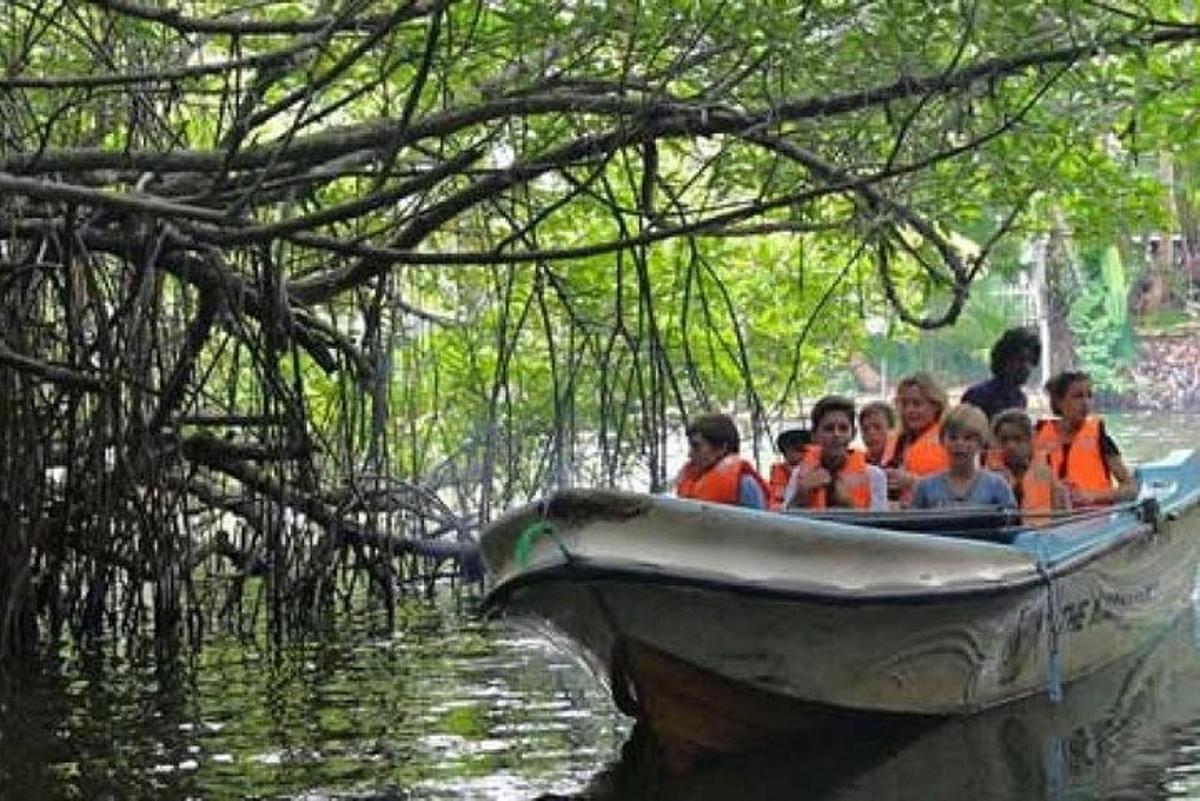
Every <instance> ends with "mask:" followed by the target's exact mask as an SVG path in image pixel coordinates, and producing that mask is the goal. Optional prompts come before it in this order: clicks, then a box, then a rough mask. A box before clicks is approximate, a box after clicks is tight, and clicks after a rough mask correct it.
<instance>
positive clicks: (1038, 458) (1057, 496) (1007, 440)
mask: <svg viewBox="0 0 1200 801" xmlns="http://www.w3.org/2000/svg"><path fill="white" fill-rule="evenodd" d="M992 446H993V447H992V449H991V451H989V453H988V468H989V469H991V470H994V471H996V472H997V473H999V474H1000V475H1002V476H1004V477H1005V478H1006V479H1008V484H1009V486H1010V487H1012V490H1013V495H1014V496H1015V497H1016V499H1017V506H1018V507H1019V508H1020V509H1021V512H1022V514H1023V515H1024V517H1025V522H1026V523H1031V524H1038V523H1045V522H1047V521H1048V520H1049V519H1050V515H1049V514H1048V513H1049V512H1052V511H1063V510H1067V509H1070V508H1071V497H1070V494H1069V493H1068V492H1067V487H1066V485H1065V484H1063V482H1061V481H1059V480H1058V479H1057V478H1055V476H1054V472H1053V471H1052V470H1051V469H1050V462H1049V460H1048V459H1047V457H1046V454H1045V453H1044V452H1042V451H1035V450H1034V447H1033V420H1032V419H1030V417H1029V415H1028V414H1026V413H1025V411H1024V410H1023V409H1006V410H1005V411H1002V412H1000V413H999V414H997V415H996V416H995V417H993V418H992Z"/></svg>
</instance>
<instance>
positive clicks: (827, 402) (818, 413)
mask: <svg viewBox="0 0 1200 801" xmlns="http://www.w3.org/2000/svg"><path fill="white" fill-rule="evenodd" d="M830 412H845V413H846V416H847V417H849V418H850V433H851V434H853V433H854V432H855V431H856V430H857V429H856V428H855V417H854V401H852V400H850V399H849V398H847V397H846V396H844V395H826V396H825V397H823V398H821V399H820V400H819V401H817V402H816V405H814V406H813V408H812V427H813V431H816V430H817V429H818V428H819V427H820V425H821V418H823V417H824V416H825V415H827V414H829V413H830Z"/></svg>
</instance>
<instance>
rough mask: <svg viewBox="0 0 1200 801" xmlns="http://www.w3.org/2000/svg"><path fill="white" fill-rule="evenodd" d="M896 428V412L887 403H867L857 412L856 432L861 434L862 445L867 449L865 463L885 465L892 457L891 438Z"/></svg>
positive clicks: (893, 441) (892, 443) (893, 443)
mask: <svg viewBox="0 0 1200 801" xmlns="http://www.w3.org/2000/svg"><path fill="white" fill-rule="evenodd" d="M895 428H896V410H895V409H893V408H892V404H890V403H888V402H887V401H875V402H874V403H868V404H867V405H866V406H864V407H862V409H861V410H859V412H858V430H859V431H860V432H861V433H862V441H863V445H865V446H866V448H867V462H868V463H869V464H873V465H882V464H885V463H886V462H887V461H888V460H889V459H890V458H891V456H892V449H893V448H894V447H895V445H896V440H895V438H894V437H893V436H892V432H893V430H894V429H895Z"/></svg>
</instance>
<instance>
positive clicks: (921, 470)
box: [883, 373, 950, 506]
mask: <svg viewBox="0 0 1200 801" xmlns="http://www.w3.org/2000/svg"><path fill="white" fill-rule="evenodd" d="M946 405H947V404H946V391H945V390H943V389H942V388H941V387H940V386H938V383H937V382H936V381H934V380H933V377H932V376H930V375H929V374H928V373H914V374H913V375H910V376H908V377H907V378H905V379H904V380H903V381H901V382H900V383H899V385H897V387H896V409H897V411H899V413H900V434H899V435H898V436H897V437H896V438H895V445H894V447H893V450H892V455H891V458H890V459H888V460H887V461H886V462H884V464H883V467H884V469H885V470H886V472H887V482H888V496H889V497H890V498H891V499H892V500H898V501H899V502H900V505H902V506H907V505H908V500H909V499H910V498H911V497H912V490H913V485H915V484H916V483H917V479H919V478H921V477H923V476H930V475H933V474H934V473H937V472H939V471H941V470H945V469H946V468H947V467H948V466H949V464H950V459H949V457H948V456H947V455H946V449H945V448H943V447H942V442H941V426H940V422H941V419H942V415H943V414H945V412H946Z"/></svg>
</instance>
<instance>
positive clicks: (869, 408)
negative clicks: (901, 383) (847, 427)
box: [858, 401, 896, 430]
mask: <svg viewBox="0 0 1200 801" xmlns="http://www.w3.org/2000/svg"><path fill="white" fill-rule="evenodd" d="M873 414H881V415H883V419H884V420H886V421H887V427H888V430H891V429H893V428H895V427H896V410H895V408H894V407H893V406H892V404H890V403H888V402H887V401H872V402H871V403H868V404H867V405H866V406H864V407H862V408H861V409H859V410H858V425H859V427H861V426H862V422H863V418H865V417H869V416H870V415H873Z"/></svg>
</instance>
